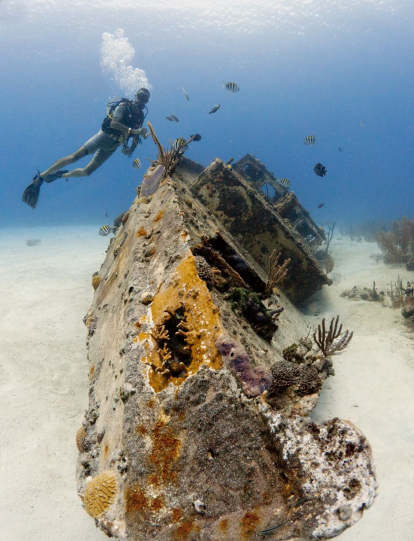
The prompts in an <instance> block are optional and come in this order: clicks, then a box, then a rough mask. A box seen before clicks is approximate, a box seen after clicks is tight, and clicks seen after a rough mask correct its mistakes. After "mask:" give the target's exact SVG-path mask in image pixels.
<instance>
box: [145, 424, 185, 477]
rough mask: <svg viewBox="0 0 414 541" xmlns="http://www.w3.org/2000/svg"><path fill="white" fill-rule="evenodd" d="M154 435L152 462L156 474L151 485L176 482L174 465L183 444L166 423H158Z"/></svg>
mask: <svg viewBox="0 0 414 541" xmlns="http://www.w3.org/2000/svg"><path fill="white" fill-rule="evenodd" d="M152 433H153V438H152V443H153V448H152V453H151V455H150V461H151V462H152V464H153V465H154V467H155V470H156V473H155V474H154V475H152V476H151V484H152V485H155V486H159V485H160V482H161V481H162V482H163V483H168V482H172V481H175V479H176V472H175V471H174V470H173V465H174V462H175V461H176V460H177V458H178V456H179V449H180V445H181V442H180V440H179V439H178V438H176V437H175V435H174V434H173V431H172V429H171V428H170V427H169V426H166V424H165V422H164V421H158V422H157V423H156V424H155V426H154V428H153V431H152Z"/></svg>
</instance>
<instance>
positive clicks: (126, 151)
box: [122, 147, 133, 158]
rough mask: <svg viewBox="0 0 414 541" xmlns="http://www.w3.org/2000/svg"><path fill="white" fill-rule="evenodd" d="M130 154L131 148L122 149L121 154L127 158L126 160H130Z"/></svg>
mask: <svg viewBox="0 0 414 541" xmlns="http://www.w3.org/2000/svg"><path fill="white" fill-rule="evenodd" d="M132 153H133V150H132V149H131V148H128V147H125V148H123V149H122V154H124V155H125V156H128V158H131V156H132Z"/></svg>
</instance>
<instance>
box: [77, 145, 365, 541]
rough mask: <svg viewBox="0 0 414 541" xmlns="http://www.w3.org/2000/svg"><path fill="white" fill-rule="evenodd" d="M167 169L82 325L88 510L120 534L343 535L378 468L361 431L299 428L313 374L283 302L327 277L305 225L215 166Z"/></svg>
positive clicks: (106, 270) (135, 210)
mask: <svg viewBox="0 0 414 541" xmlns="http://www.w3.org/2000/svg"><path fill="white" fill-rule="evenodd" d="M163 151H164V150H163ZM174 167H175V171H174V173H173V174H172V175H171V176H168V175H166V174H165V168H164V167H163V165H157V166H156V167H153V168H150V170H149V172H148V173H147V174H146V175H145V178H144V183H143V185H142V189H141V190H140V194H139V195H138V196H137V198H136V199H135V201H134V202H133V203H132V205H131V208H130V209H129V211H128V219H127V220H126V221H123V222H122V223H121V224H120V226H119V229H118V231H117V232H116V236H115V237H114V240H113V241H112V242H110V244H109V247H108V250H107V254H106V258H105V261H104V262H103V264H102V267H101V268H100V269H99V273H98V274H97V275H96V276H99V277H100V278H101V279H100V282H99V284H98V285H97V287H96V290H95V295H94V300H93V304H92V306H91V307H90V309H89V310H88V313H87V315H86V316H85V318H84V322H85V324H86V326H87V329H88V332H87V346H88V360H89V407H88V409H87V411H86V412H85V416H84V419H83V421H82V427H81V429H80V430H79V431H78V433H77V437H76V441H77V446H78V449H79V460H78V466H77V482H78V492H79V495H80V497H81V498H82V500H83V504H84V507H85V509H86V511H87V512H88V513H89V514H90V515H91V516H92V517H94V518H95V521H96V524H97V526H98V527H99V528H101V529H102V530H103V532H105V533H106V534H107V535H108V536H109V537H114V538H117V539H121V540H126V539H128V540H129V541H146V540H148V539H157V541H178V540H179V541H181V540H183V541H186V540H188V541H210V540H212V539H220V541H233V540H234V539H241V540H243V541H249V540H252V541H253V540H257V539H262V537H263V535H264V534H263V532H266V531H269V532H272V540H278V539H279V540H281V539H298V540H299V539H300V540H301V541H306V540H309V541H310V540H311V539H315V538H324V537H331V536H334V535H337V534H339V533H340V532H341V531H343V530H344V529H345V528H347V527H349V526H351V525H352V524H353V523H354V522H355V521H356V520H358V519H359V518H360V517H361V515H362V512H363V510H364V509H366V508H368V507H369V506H370V505H371V504H372V502H373V500H374V498H375V494H376V481H375V475H374V466H373V462H372V457H371V454H370V448H369V444H368V442H367V441H366V439H365V438H364V436H363V435H362V434H361V433H360V432H359V430H358V429H357V428H355V427H354V426H353V425H351V424H350V423H348V422H346V421H340V420H339V419H334V420H332V421H328V422H326V423H323V424H321V425H317V424H315V423H311V422H309V420H308V419H306V416H307V415H308V413H309V412H310V411H311V410H312V408H314V407H315V405H316V404H317V402H318V398H319V394H320V392H321V388H322V385H323V377H322V375H321V373H320V371H319V370H318V369H317V368H316V367H315V365H314V363H315V361H316V360H317V359H316V358H315V356H314V355H313V354H312V351H311V350H312V342H311V341H310V339H309V338H302V337H301V336H303V335H302V330H303V329H305V328H306V325H305V324H304V323H303V322H302V320H301V319H300V318H301V316H300V313H299V312H298V311H297V310H296V308H295V307H294V305H293V304H292V302H291V301H290V300H289V298H288V296H289V297H290V299H294V300H295V301H300V300H302V299H304V298H306V297H307V296H309V295H310V294H311V293H312V292H314V291H316V290H317V289H318V288H320V287H322V285H323V284H327V283H329V280H328V279H327V278H326V275H325V274H324V273H323V271H322V269H321V268H320V267H319V264H318V262H317V261H316V260H315V258H314V257H313V256H312V254H311V252H310V251H309V250H308V248H307V247H306V245H305V243H304V242H302V239H301V234H300V233H299V232H298V227H300V226H299V224H298V223H296V227H294V226H293V225H289V220H287V221H285V219H284V218H281V217H280V216H279V215H278V214H277V212H276V210H275V209H274V208H273V207H272V206H270V205H269V204H268V202H267V201H266V200H265V199H264V198H263V197H262V196H261V195H260V194H259V193H258V191H257V190H256V188H255V187H252V186H250V185H249V184H248V182H247V181H246V180H245V179H243V177H242V176H241V175H240V174H238V173H237V172H234V173H233V172H231V171H230V170H229V169H228V168H225V167H224V166H223V162H221V161H218V160H215V161H214V162H213V164H212V165H211V166H210V167H209V168H207V169H206V170H204V171H203V170H202V169H203V168H202V167H201V166H199V165H198V164H195V163H194V162H191V161H190V160H186V159H185V158H180V159H179V160H178V161H177V163H174ZM261 172H262V173H263V174H266V170H265V168H264V166H263V167H262V168H261ZM250 173H252V172H251V171H250ZM226 190H228V191H227V192H226ZM297 205H298V203H297ZM299 210H300V209H299ZM298 212H299V211H298ZM296 219H297V216H296ZM307 224H308V225H307V227H310V228H311V227H312V222H311V220H310V218H309V220H308V222H307ZM249 230H250V231H251V232H252V234H250V233H249ZM255 235H256V236H257V243H256V244H255V243H254V240H255ZM319 235H321V233H319ZM274 250H275V252H274ZM278 253H281V256H280V258H281V261H280V265H281V267H279V262H278V261H279V260H278V259H277V260H276V258H275V255H273V259H272V254H278ZM288 259H291V262H290V263H288V264H287V263H286V264H285V266H284V267H283V264H284V262H286V261H288ZM272 269H273V271H272ZM269 270H270V271H271V272H269ZM286 270H287V273H285V271H286ZM272 272H273V274H272ZM282 278H283V280H282ZM278 282H279V283H278ZM276 283H278V286H277V288H276V287H275V284H276ZM269 284H270V286H269ZM279 287H280V289H281V290H279V289H278V288H279ZM285 291H286V293H287V294H288V296H286V295H285ZM288 313H289V314H291V315H292V317H293V315H294V317H296V318H297V321H296V324H295V325H294V326H292V328H288V327H286V328H285V327H284V325H285V320H284V318H285V315H286V314H288ZM337 327H338V326H337V325H335V324H333V329H332V333H331V334H332V336H333V337H334V338H335V339H336V338H337V337H338V336H339V335H340V334H341V329H340V328H339V329H338V328H337ZM278 329H283V331H284V335H285V336H286V337H288V338H289V339H290V342H288V343H286V342H287V340H288V338H285V339H284V341H282V340H279V333H280V330H278ZM321 333H322V334H321V337H320V338H319V341H320V343H321V344H322V345H323V347H324V349H325V350H326V351H325V354H329V353H332V351H331V349H332V347H333V344H332V343H330V342H329V336H328V337H326V336H325V338H323V329H321ZM338 333H339V334H338ZM325 334H326V332H325ZM328 334H329V331H328ZM288 344H291V345H290V346H289V345H288ZM325 346H326V347H325Z"/></svg>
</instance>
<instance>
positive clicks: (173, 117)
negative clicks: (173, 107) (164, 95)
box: [167, 115, 180, 122]
mask: <svg viewBox="0 0 414 541" xmlns="http://www.w3.org/2000/svg"><path fill="white" fill-rule="evenodd" d="M170 117H171V118H172V119H173V120H175V121H176V122H180V121H179V120H178V118H177V117H176V116H175V115H170ZM167 118H168V117H167Z"/></svg>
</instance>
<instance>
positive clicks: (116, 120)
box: [110, 104, 129, 132]
mask: <svg viewBox="0 0 414 541" xmlns="http://www.w3.org/2000/svg"><path fill="white" fill-rule="evenodd" d="M125 111H126V105H125V104H121V105H118V107H116V109H115V111H114V114H113V116H112V120H111V124H110V127H111V128H112V129H113V130H119V131H122V132H126V131H128V130H129V128H128V126H125V124H122V122H121V120H122V118H123V116H124V114H125Z"/></svg>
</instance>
